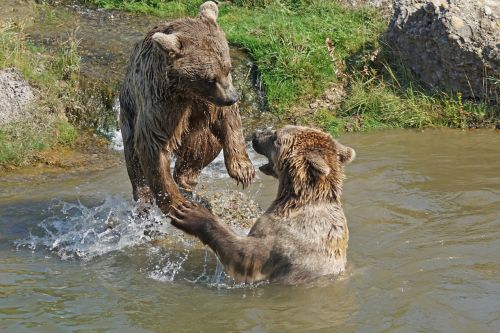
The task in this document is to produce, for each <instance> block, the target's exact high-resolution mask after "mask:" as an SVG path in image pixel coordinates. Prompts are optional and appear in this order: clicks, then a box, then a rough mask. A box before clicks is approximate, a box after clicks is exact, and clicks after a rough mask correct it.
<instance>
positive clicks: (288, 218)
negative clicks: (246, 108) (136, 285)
mask: <svg viewBox="0 0 500 333" xmlns="http://www.w3.org/2000/svg"><path fill="white" fill-rule="evenodd" d="M253 146H254V149H255V151H256V152H257V153H259V154H262V155H265V156H266V157H267V158H268V160H269V163H268V164H266V165H264V166H263V167H261V170H262V171H263V172H264V173H266V174H268V175H272V176H274V177H276V178H278V180H279V188H278V194H277V196H276V199H275V200H274V201H273V203H272V204H271V206H270V207H269V209H268V210H267V211H266V212H265V213H264V214H263V215H262V216H260V217H259V219H258V220H257V221H256V223H255V224H254V225H253V227H252V229H251V230H250V232H249V234H248V236H247V237H241V236H238V235H237V234H235V233H234V232H233V231H232V230H231V229H230V228H229V227H228V226H226V225H225V224H223V223H221V222H220V221H219V220H218V219H217V218H216V217H215V216H213V215H212V214H211V213H210V212H209V211H208V210H207V209H206V208H204V207H202V206H199V205H196V204H193V203H191V202H185V203H184V204H183V205H180V206H179V207H176V208H175V209H174V210H173V213H172V224H173V225H175V226H176V227H178V228H179V229H181V230H183V231H185V232H187V233H188V234H191V235H194V236H197V237H198V238H199V239H200V240H201V241H202V242H203V243H204V244H207V245H208V246H209V247H210V248H211V249H212V250H213V251H214V252H215V253H216V254H217V256H218V257H219V259H220V261H221V262H222V264H223V265H224V268H225V270H226V272H227V273H228V274H230V275H231V276H232V277H233V278H234V279H235V280H236V281H238V282H255V281H259V280H270V281H274V282H281V283H286V284H295V283H300V282H304V281H307V280H310V279H312V278H315V277H318V276H322V275H329V274H338V273H340V272H342V271H343V270H344V269H345V265H346V260H347V259H346V258H347V257H346V252H347V242H348V239H349V231H348V228H347V221H346V218H345V216H344V212H343V210H342V205H341V202H340V197H341V193H342V183H343V180H344V166H345V165H347V164H348V163H350V162H351V161H352V160H353V159H354V157H355V152H354V150H353V149H351V148H349V147H346V146H344V145H342V144H340V143H339V142H338V141H336V140H334V139H333V138H332V137H331V136H330V135H328V134H326V133H324V132H321V131H319V130H316V129H311V128H307V127H300V126H286V127H284V128H282V129H280V130H278V131H271V130H267V131H263V132H257V133H256V134H254V138H253Z"/></svg>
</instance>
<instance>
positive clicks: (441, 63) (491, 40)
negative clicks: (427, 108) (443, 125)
mask: <svg viewBox="0 0 500 333" xmlns="http://www.w3.org/2000/svg"><path fill="white" fill-rule="evenodd" d="M386 36H387V39H388V42H389V44H390V45H391V46H392V47H393V49H394V51H395V54H396V56H398V57H401V60H402V61H403V63H404V64H405V65H406V66H408V67H409V68H411V69H412V71H413V72H414V73H415V74H416V75H417V77H418V78H419V79H420V80H421V81H422V82H423V83H425V84H427V85H428V86H429V87H430V88H437V89H443V90H446V91H453V92H461V93H462V94H463V96H464V97H467V98H476V99H483V100H494V99H495V98H497V97H498V95H499V93H500V92H499V90H500V86H499V83H498V82H499V81H498V80H499V78H500V2H499V1H498V0H448V1H446V0H395V2H394V14H393V17H392V19H391V23H390V25H389V28H388V30H387V34H386Z"/></svg>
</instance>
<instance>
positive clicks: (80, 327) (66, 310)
mask: <svg viewBox="0 0 500 333" xmlns="http://www.w3.org/2000/svg"><path fill="white" fill-rule="evenodd" d="M340 140H341V142H343V143H345V144H347V145H350V146H351V147H353V148H355V149H356V151H357V159H356V160H355V161H354V162H353V163H352V164H351V165H350V166H349V167H348V168H347V176H348V178H347V180H346V182H345V190H344V196H343V202H344V209H345V213H346V216H347V220H348V224H349V228H350V235H351V237H350V242H349V251H348V268H347V272H346V273H345V274H343V275H342V276H340V277H338V278H330V277H328V278H322V279H320V280H318V281H316V282H313V283H309V284H305V285H299V286H291V287H290V286H288V287H286V286H280V285H271V284H261V285H257V286H239V285H235V284H234V283H232V282H231V281H230V280H229V279H227V278H226V277H224V275H223V274H222V273H221V272H220V269H219V268H218V266H217V263H216V260H215V259H214V257H213V255H212V254H211V253H210V252H209V251H205V250H204V249H203V248H201V247H200V246H199V243H198V242H197V241H195V240H187V241H185V240H183V239H182V238H180V237H179V236H178V235H177V234H176V232H175V230H173V228H172V227H170V226H169V225H168V223H164V224H163V225H158V224H154V228H157V229H158V230H160V231H161V232H163V233H166V234H169V235H170V236H169V237H170V239H171V243H167V244H163V246H155V245H154V244H151V242H150V241H149V239H148V237H146V236H144V232H143V231H144V229H145V228H150V226H149V225H150V224H151V220H144V219H142V218H140V217H137V216H135V215H134V204H133V203H132V199H131V195H130V192H131V190H130V185H129V183H128V179H127V176H126V171H125V167H124V166H118V167H114V168H111V169H108V170H105V171H100V172H95V173H88V174H79V175H50V176H44V175H39V176H36V177H29V178H27V177H26V176H24V175H14V174H13V175H10V176H8V177H4V178H3V179H1V182H0V212H1V213H0V330H1V331H7V332H33V331H37V332H67V331H103V332H114V331H121V332H183V331H203V332H224V331H248V332H286V331H296V332H302V331H319V332H328V331H337V330H338V331H340V330H342V331H348V332H349V331H353V332H381V331H390V332H394V331H396V332H415V331H424V332H429V331H440V332H450V331H453V332H499V331H500V256H499V255H498V253H499V251H500V214H499V207H500V171H499V170H500V168H499V167H500V136H499V135H498V134H496V133H495V132H494V131H452V130H428V131H424V132H412V131H380V132H374V133H370V134H351V135H345V136H343V137H342V138H340ZM253 159H254V161H255V162H256V164H257V165H258V164H260V163H262V160H261V159H259V158H258V157H256V156H254V157H253ZM201 183H202V184H204V187H205V189H204V191H207V190H208V191H223V190H226V189H228V190H234V189H236V185H235V182H234V181H232V180H230V179H229V178H227V176H225V173H224V169H223V165H222V161H221V160H218V161H216V163H214V164H213V165H212V166H211V167H210V168H209V169H207V170H206V171H205V172H204V175H203V177H202V180H201ZM240 190H241V189H240ZM275 191H276V182H275V180H274V179H272V178H269V177H266V176H264V175H262V174H260V173H259V175H258V179H257V180H256V182H255V183H254V184H252V185H251V186H250V188H249V189H247V190H245V193H246V194H247V195H248V196H249V197H250V198H252V199H254V200H256V201H257V202H258V203H259V204H260V205H261V206H262V207H263V208H265V207H267V206H268V205H269V203H270V201H271V200H272V198H273V197H274V194H275ZM110 220H113V221H114V220H116V221H121V222H125V223H121V224H119V225H118V227H117V228H116V229H113V230H112V231H107V228H106V221H110ZM152 220H154V221H157V222H158V221H159V222H161V221H165V220H164V219H163V218H162V217H161V216H160V215H159V214H158V215H155V214H154V216H153V217H152ZM154 221H153V222H154Z"/></svg>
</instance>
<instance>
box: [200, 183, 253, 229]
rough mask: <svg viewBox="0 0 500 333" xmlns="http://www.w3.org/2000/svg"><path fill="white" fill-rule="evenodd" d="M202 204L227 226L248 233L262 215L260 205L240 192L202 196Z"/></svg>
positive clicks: (224, 192)
mask: <svg viewBox="0 0 500 333" xmlns="http://www.w3.org/2000/svg"><path fill="white" fill-rule="evenodd" d="M200 199H201V202H202V203H203V204H204V205H205V206H206V207H208V208H209V209H210V210H211V211H212V213H213V214H214V215H216V216H218V217H219V218H220V219H221V220H222V221H224V222H225V223H226V224H227V225H229V226H231V227H233V228H236V229H239V230H243V231H248V230H249V229H250V228H251V227H252V226H253V224H254V223H255V221H256V220H257V218H258V217H259V216H260V215H262V209H261V208H260V207H259V205H258V204H257V203H256V202H255V201H253V200H252V199H250V198H249V197H248V196H247V195H245V194H244V193H241V192H238V191H229V190H228V191H222V192H211V193H206V194H204V195H202V196H201V198H200Z"/></svg>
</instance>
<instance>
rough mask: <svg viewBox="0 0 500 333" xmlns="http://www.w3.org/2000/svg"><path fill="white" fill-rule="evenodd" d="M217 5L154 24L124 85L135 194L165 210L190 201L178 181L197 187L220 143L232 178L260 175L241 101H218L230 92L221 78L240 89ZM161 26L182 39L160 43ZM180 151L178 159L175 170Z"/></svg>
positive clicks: (127, 154)
mask: <svg viewBox="0 0 500 333" xmlns="http://www.w3.org/2000/svg"><path fill="white" fill-rule="evenodd" d="M216 10H217V7H216V5H215V4H214V3H213V2H207V3H205V4H203V5H202V7H201V11H200V16H199V17H197V18H184V19H179V20H175V21H172V22H169V23H164V24H161V25H158V26H156V27H154V28H153V29H152V30H151V31H149V32H148V33H147V35H146V37H145V38H144V39H143V40H142V41H141V42H139V43H137V45H136V46H135V48H134V50H133V51H132V54H131V56H130V59H129V65H128V68H127V72H126V76H125V80H124V83H123V85H122V88H121V91H120V98H119V99H120V108H121V112H120V127H121V131H122V137H123V142H124V150H125V160H126V164H127V171H128V174H129V177H130V180H131V183H132V188H133V195H134V199H135V200H143V201H146V202H151V201H152V200H153V199H155V200H156V203H157V205H158V206H159V207H160V208H161V209H162V211H163V212H165V213H167V212H168V211H169V210H170V207H171V205H172V204H176V203H180V202H183V201H184V198H183V196H182V195H181V193H180V191H179V189H178V187H177V186H176V184H175V182H177V183H178V184H179V185H180V186H182V187H185V188H187V189H192V188H193V187H194V186H195V185H196V180H197V177H198V176H199V174H200V172H201V170H202V169H203V168H204V167H205V166H207V165H208V164H209V163H210V162H211V161H212V160H213V159H214V158H215V157H216V156H217V155H218V154H219V152H220V151H221V149H223V151H224V157H225V161H226V167H227V170H228V173H229V175H230V176H231V177H233V178H235V179H236V180H237V181H238V182H241V183H243V184H244V185H246V184H248V183H249V182H250V181H251V180H252V178H253V176H254V174H255V172H254V169H253V166H252V164H251V162H250V160H249V158H248V155H247V153H246V150H245V142H244V138H243V134H242V129H241V120H240V116H239V112H238V108H237V106H236V105H231V106H217V105H216V104H217V102H220V100H221V99H223V98H225V97H227V96H224V93H225V92H224V91H222V93H221V94H222V97H221V96H218V95H217V94H216V93H217V92H218V91H215V90H214V89H215V88H212V87H213V86H214V82H216V83H217V87H219V86H220V85H219V82H222V83H221V84H223V85H224V89H229V90H231V89H234V87H233V86H232V83H231V78H230V74H229V73H230V69H231V61H230V57H229V48H228V45H227V41H226V38H225V35H224V33H223V32H222V31H221V30H220V28H219V27H218V25H217V23H216V21H215V18H216V16H217V11H216ZM157 33H159V35H160V36H165V35H166V36H172V35H175V36H176V38H177V39H176V41H177V43H176V44H175V45H174V44H172V45H171V49H168V48H164V47H163V46H162V45H161V44H160V43H157V42H155V41H156V40H155V37H154V36H157V35H155V34H157ZM219 90H221V89H219ZM229 90H227V91H229ZM214 91H215V92H216V93H214ZM231 91H232V90H231ZM214 103H215V104H214ZM226 104H227V103H226ZM173 154H175V155H176V156H177V161H176V164H175V170H174V172H173V176H172V173H171V170H170V160H171V157H172V155H173ZM174 179H175V181H174Z"/></svg>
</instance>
